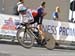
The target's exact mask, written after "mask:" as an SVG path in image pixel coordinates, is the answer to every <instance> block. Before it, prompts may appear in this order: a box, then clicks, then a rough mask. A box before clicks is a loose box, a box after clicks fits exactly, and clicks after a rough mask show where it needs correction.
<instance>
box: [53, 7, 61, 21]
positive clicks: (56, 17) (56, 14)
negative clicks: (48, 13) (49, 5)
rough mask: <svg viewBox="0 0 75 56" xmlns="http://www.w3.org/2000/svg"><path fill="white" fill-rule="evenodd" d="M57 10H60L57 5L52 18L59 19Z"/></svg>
mask: <svg viewBox="0 0 75 56" xmlns="http://www.w3.org/2000/svg"><path fill="white" fill-rule="evenodd" d="M59 12H60V7H59V6H57V7H56V10H55V12H53V15H52V16H53V20H59Z"/></svg>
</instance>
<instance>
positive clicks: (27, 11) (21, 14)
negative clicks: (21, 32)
mask: <svg viewBox="0 0 75 56" xmlns="http://www.w3.org/2000/svg"><path fill="white" fill-rule="evenodd" d="M17 11H18V13H19V17H20V23H23V22H26V23H27V22H28V21H33V20H34V19H33V16H32V12H31V9H29V8H27V7H25V5H24V0H20V2H19V3H18V8H17ZM25 16H27V17H28V18H24V17H25Z"/></svg>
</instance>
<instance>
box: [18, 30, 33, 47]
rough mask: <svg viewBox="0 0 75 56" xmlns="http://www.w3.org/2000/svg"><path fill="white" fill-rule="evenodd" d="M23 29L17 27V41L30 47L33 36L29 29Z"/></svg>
mask: <svg viewBox="0 0 75 56" xmlns="http://www.w3.org/2000/svg"><path fill="white" fill-rule="evenodd" d="M24 30H25V29H18V31H17V39H18V42H19V43H20V44H21V45H22V46H23V47H25V48H31V47H32V46H33V44H34V37H33V35H32V34H31V33H30V32H29V31H26V32H25V31H24Z"/></svg>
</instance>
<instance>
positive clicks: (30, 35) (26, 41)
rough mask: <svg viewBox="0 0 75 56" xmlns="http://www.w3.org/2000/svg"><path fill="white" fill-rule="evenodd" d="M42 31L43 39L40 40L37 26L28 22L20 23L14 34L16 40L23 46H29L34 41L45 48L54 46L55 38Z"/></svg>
mask: <svg viewBox="0 0 75 56" xmlns="http://www.w3.org/2000/svg"><path fill="white" fill-rule="evenodd" d="M34 29H36V30H37V32H35V31H34ZM44 33H45V35H44V41H42V39H41V37H42V36H41V34H40V32H39V29H38V28H37V27H32V26H31V25H30V24H29V23H21V27H20V28H19V29H18V30H17V34H16V36H17V40H18V42H19V43H20V44H21V45H22V46H23V47H25V48H31V47H32V46H33V45H34V42H35V41H36V42H37V45H40V46H44V47H46V48H47V49H53V48H54V47H55V40H54V38H53V36H52V34H50V33H48V32H44Z"/></svg>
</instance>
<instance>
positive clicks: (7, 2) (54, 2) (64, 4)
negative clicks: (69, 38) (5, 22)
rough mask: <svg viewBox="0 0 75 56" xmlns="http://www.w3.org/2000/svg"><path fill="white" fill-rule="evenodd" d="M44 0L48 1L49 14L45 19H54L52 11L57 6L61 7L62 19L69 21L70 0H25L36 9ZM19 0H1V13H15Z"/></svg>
mask: <svg viewBox="0 0 75 56" xmlns="http://www.w3.org/2000/svg"><path fill="white" fill-rule="evenodd" d="M42 1H46V11H47V15H46V16H45V19H49V20H50V19H52V13H53V12H54V11H55V7H56V6H59V7H60V21H68V17H69V8H70V0H25V2H24V3H25V5H26V6H27V7H29V8H31V9H36V8H37V7H39V6H40V4H41V2H42ZM17 2H18V0H0V13H3V14H10V15H12V14H13V13H14V9H13V8H14V6H15V5H16V3H17Z"/></svg>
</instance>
